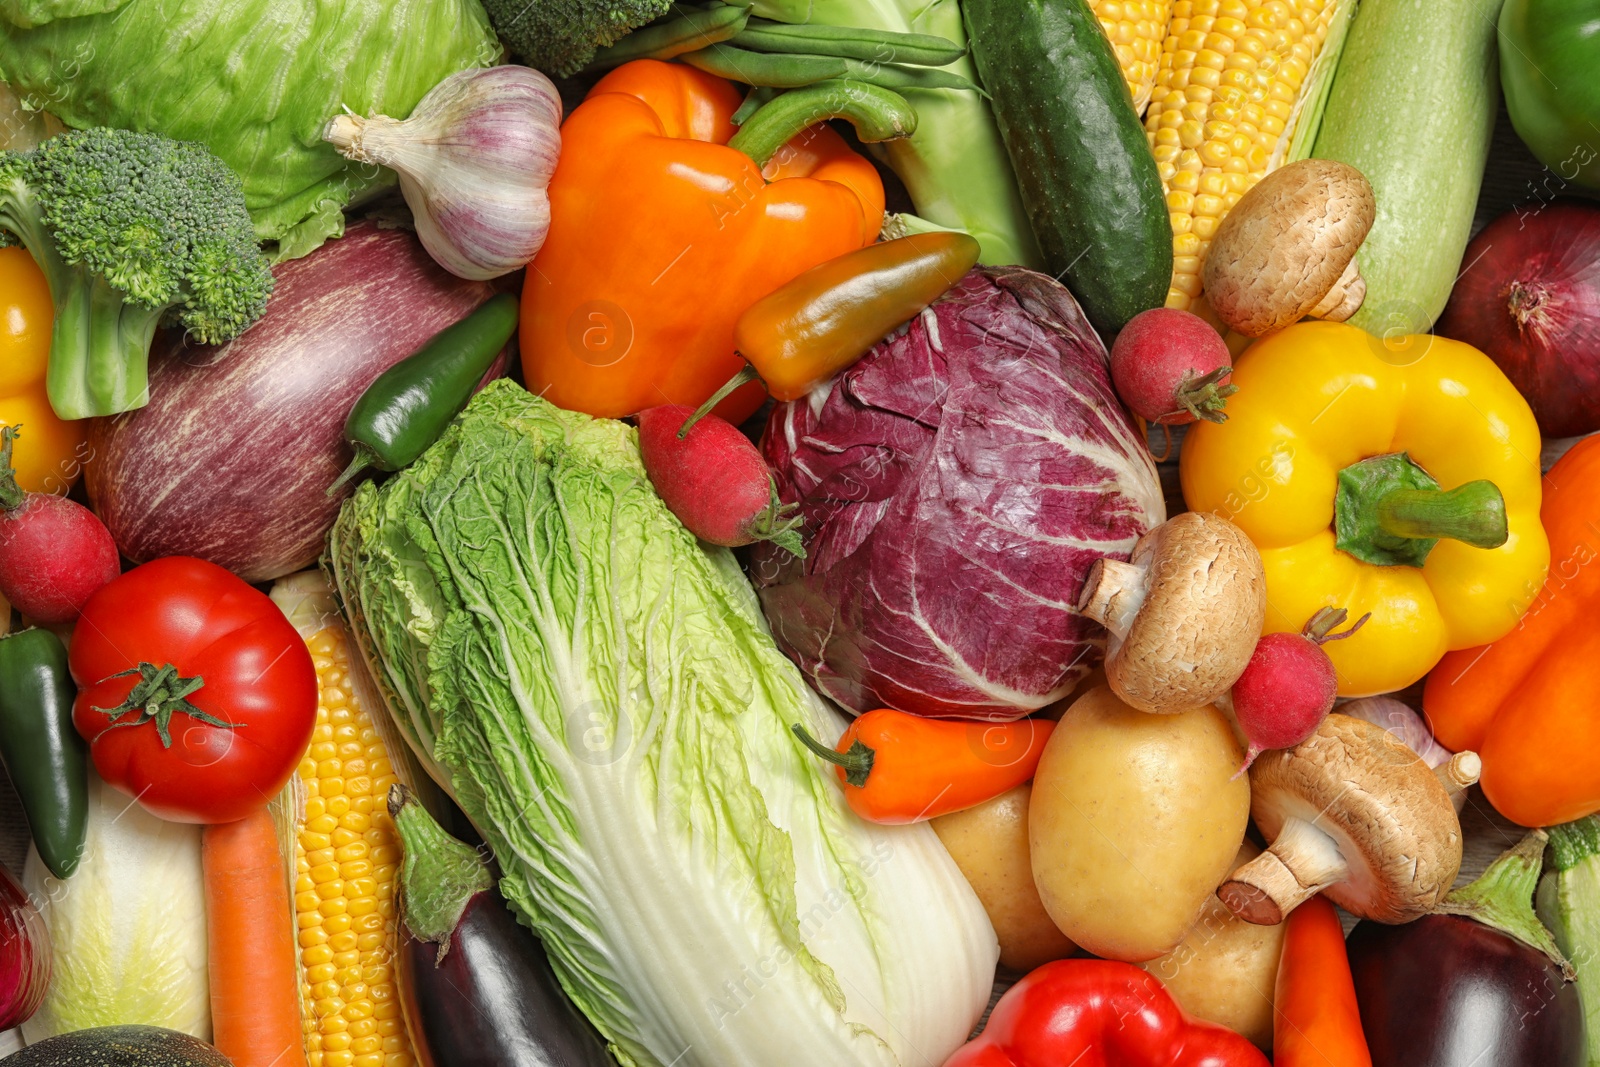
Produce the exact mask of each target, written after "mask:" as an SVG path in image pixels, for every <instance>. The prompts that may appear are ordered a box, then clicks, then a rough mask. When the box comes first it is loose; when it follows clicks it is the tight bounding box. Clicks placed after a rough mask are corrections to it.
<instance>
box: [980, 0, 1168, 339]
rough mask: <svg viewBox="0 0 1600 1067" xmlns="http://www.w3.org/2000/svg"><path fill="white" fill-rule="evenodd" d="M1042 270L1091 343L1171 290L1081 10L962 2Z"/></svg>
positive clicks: (1055, 0)
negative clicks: (1081, 316) (1071, 301)
mask: <svg viewBox="0 0 1600 1067" xmlns="http://www.w3.org/2000/svg"><path fill="white" fill-rule="evenodd" d="M962 9H963V11H964V12H965V13H966V19H967V33H968V35H969V36H970V38H971V44H972V58H973V60H974V61H975V62H976V63H977V67H978V78H979V81H980V82H981V83H982V84H983V87H984V88H985V89H987V90H988V91H989V94H990V96H991V97H992V106H993V108H994V116H995V120H996V122H997V124H998V125H999V127H1000V136H1001V139H1002V140H1004V141H1005V145H1006V152H1007V154H1008V155H1010V157H1011V166H1012V169H1013V170H1015V172H1016V175H1017V187H1018V189H1019V190H1020V191H1021V193H1022V203H1023V206H1024V207H1025V208H1026V209H1027V212H1028V218H1029V220H1030V221H1031V222H1032V223H1033V232H1034V236H1035V237H1037V238H1038V240H1039V246H1040V248H1041V249H1043V251H1044V258H1045V268H1046V269H1047V270H1048V271H1049V272H1050V273H1052V274H1054V275H1055V276H1056V277H1057V278H1060V279H1061V280H1063V281H1064V282H1066V285H1067V288H1069V289H1071V290H1072V294H1073V295H1074V296H1076V297H1077V298H1078V303H1079V304H1081V305H1082V306H1083V310H1084V313H1085V314H1086V315H1088V317H1089V321H1090V322H1091V323H1093V324H1094V327H1095V329H1097V330H1099V331H1100V333H1101V335H1102V336H1105V337H1108V338H1109V337H1110V336H1111V335H1112V334H1115V333H1116V332H1117V331H1118V330H1120V329H1122V327H1123V326H1124V325H1125V324H1126V323H1127V321H1128V320H1129V319H1131V318H1133V316H1135V315H1137V314H1138V313H1139V312H1141V311H1145V310H1147V309H1149V308H1153V307H1160V306H1161V305H1162V304H1163V303H1164V302H1165V301H1166V297H1167V287H1168V286H1169V285H1171V284H1172V225H1171V223H1170V222H1169V221H1168V219H1167V205H1166V200H1165V197H1164V196H1163V195H1162V190H1161V175H1160V174H1159V173H1158V172H1157V171H1156V161H1155V157H1154V156H1153V155H1151V153H1150V142H1149V141H1148V139H1147V138H1146V137H1145V132H1144V128H1143V127H1142V126H1140V124H1139V116H1138V115H1137V114H1136V113H1135V112H1134V110H1133V99H1132V97H1130V96H1129V95H1128V84H1127V82H1126V81H1125V80H1124V79H1123V77H1122V71H1121V69H1120V68H1119V67H1118V66H1117V58H1116V56H1115V55H1114V54H1113V53H1112V51H1111V42H1110V41H1108V40H1107V39H1106V35H1105V31H1104V30H1102V29H1101V28H1100V22H1099V20H1098V19H1096V18H1095V15H1094V12H1093V11H1091V10H1090V9H1089V5H1088V3H1087V2H1086V0H963V3H962Z"/></svg>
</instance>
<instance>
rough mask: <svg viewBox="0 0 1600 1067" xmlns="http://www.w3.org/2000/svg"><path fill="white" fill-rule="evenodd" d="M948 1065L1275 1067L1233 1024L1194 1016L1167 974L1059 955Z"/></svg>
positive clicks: (1014, 991) (1004, 1001) (1003, 1001)
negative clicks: (1166, 982)
mask: <svg viewBox="0 0 1600 1067" xmlns="http://www.w3.org/2000/svg"><path fill="white" fill-rule="evenodd" d="M944 1067H1268V1064H1267V1058H1266V1057H1265V1056H1263V1055H1262V1054H1261V1053H1260V1052H1259V1051H1257V1050H1256V1047H1255V1046H1254V1045H1252V1044H1251V1043H1250V1042H1249V1041H1247V1040H1245V1039H1244V1038H1242V1037H1240V1036H1239V1035H1238V1034H1236V1033H1234V1032H1233V1031H1232V1030H1229V1029H1228V1028H1227V1027H1224V1026H1218V1025H1217V1024H1215V1023H1208V1022H1201V1021H1200V1020H1198V1019H1191V1018H1190V1017H1189V1016H1187V1015H1185V1014H1184V1013H1183V1009H1182V1008H1180V1007H1178V1004H1177V1002H1176V1001H1174V1000H1173V999H1172V996H1171V994H1169V993H1168V992H1167V990H1166V988H1165V987H1164V986H1163V985H1162V984H1161V981H1160V979H1158V978H1156V977H1155V976H1154V975H1152V974H1149V973H1147V972H1145V971H1141V970H1140V969H1139V968H1137V967H1135V966H1133V965H1132V964H1128V963H1117V962H1115V961H1112V960H1057V961H1056V962H1054V963H1047V964H1045V965H1044V966H1043V967H1040V968H1039V969H1038V970H1036V971H1034V972H1033V973H1031V974H1029V975H1028V976H1027V977H1026V978H1024V979H1023V980H1022V981H1020V982H1018V983H1017V984H1016V985H1014V986H1012V987H1011V989H1010V990H1009V991H1008V992H1007V993H1006V995H1005V996H1003V997H1001V998H1000V1003H999V1004H996V1005H995V1009H994V1012H993V1013H992V1014H991V1015H990V1016H989V1025H987V1026H985V1027H984V1028H983V1033H981V1034H979V1035H978V1036H977V1037H976V1038H975V1039H973V1040H972V1041H969V1042H967V1044H966V1045H964V1046H962V1047H961V1048H960V1049H958V1050H957V1051H956V1054H955V1055H954V1056H951V1057H950V1058H949V1059H948V1060H946V1061H945V1064H944Z"/></svg>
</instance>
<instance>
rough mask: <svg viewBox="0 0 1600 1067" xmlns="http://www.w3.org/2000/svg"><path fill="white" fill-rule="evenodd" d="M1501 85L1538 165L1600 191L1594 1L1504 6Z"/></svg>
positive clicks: (1598, 30) (1533, 0) (1541, 0)
mask: <svg viewBox="0 0 1600 1067" xmlns="http://www.w3.org/2000/svg"><path fill="white" fill-rule="evenodd" d="M1500 84H1501V86H1502V87H1504V89H1505V93H1506V110H1507V111H1509V112H1510V113H1511V125H1513V126H1515V127H1516V130H1517V133H1518V134H1519V135H1520V136H1521V137H1522V139H1523V141H1525V142H1527V145H1528V147H1529V148H1530V149H1532V150H1533V154H1534V155H1536V156H1538V157H1539V162H1541V163H1543V164H1544V165H1545V166H1547V167H1549V168H1550V169H1551V170H1552V171H1553V172H1555V174H1556V175H1557V176H1558V177H1560V178H1562V179H1564V180H1565V181H1568V182H1571V183H1573V184H1574V185H1577V186H1580V187H1582V188H1585V189H1588V190H1591V191H1596V192H1600V17H1596V7H1595V3H1594V0H1506V5H1505V7H1503V8H1502V9H1501V10H1500Z"/></svg>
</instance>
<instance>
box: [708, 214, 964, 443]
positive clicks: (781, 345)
mask: <svg viewBox="0 0 1600 1067" xmlns="http://www.w3.org/2000/svg"><path fill="white" fill-rule="evenodd" d="M977 262H978V242H977V241H976V240H974V239H973V238H972V237H969V236H968V235H967V234H964V233H949V232H945V231H942V230H939V231H934V232H931V233H915V234H912V235H911V236H909V237H900V238H897V239H895V240H893V241H882V242H880V243H878V244H873V245H868V246H867V247H865V248H861V249H857V250H856V251H854V252H846V253H845V254H844V255H842V256H836V257H834V258H833V259H830V260H827V261H826V262H823V263H820V264H818V265H817V266H815V267H812V268H811V269H810V270H808V271H806V272H805V273H803V274H801V275H799V276H797V277H796V278H795V279H794V280H793V281H790V282H788V283H787V284H785V285H782V286H780V287H779V288H777V289H775V290H773V291H772V292H770V293H768V294H767V295H766V296H764V297H762V298H761V299H760V300H757V301H756V302H755V303H754V304H751V305H750V307H748V308H747V309H745V311H744V313H743V314H742V315H740V316H739V321H738V323H737V324H736V325H735V326H734V329H733V343H734V347H735V348H737V349H738V350H739V354H740V355H741V356H743V357H744V358H745V360H746V364H745V367H744V368H743V369H742V370H740V371H739V373H738V374H736V375H734V376H733V377H732V378H731V379H729V381H728V383H727V384H726V385H724V386H723V387H722V388H721V389H718V390H717V391H716V392H715V393H713V394H712V395H711V398H710V399H709V400H707V401H706V402H705V403H704V404H702V405H700V409H699V410H698V411H696V412H695V413H694V414H693V415H692V416H690V417H689V419H688V421H687V422H685V423H684V425H683V429H682V430H680V431H679V434H678V436H679V437H682V436H683V435H684V434H686V433H688V432H689V427H691V426H693V425H694V424H695V422H696V421H698V420H699V419H700V418H701V416H703V415H704V414H705V413H706V412H708V411H710V410H711V409H712V408H714V407H716V406H717V404H719V403H721V402H722V400H723V398H724V397H726V396H728V394H730V393H732V392H733V391H734V390H735V389H738V388H739V387H740V386H742V385H744V384H745V383H747V382H753V381H758V380H759V381H761V382H763V383H765V385H766V387H767V392H768V393H769V394H770V395H771V396H772V398H773V399H774V400H798V399H800V398H801V397H803V396H805V395H806V394H807V393H809V392H811V390H813V389H815V388H816V387H817V386H819V385H821V384H822V383H823V382H825V381H827V380H828V379H829V378H832V377H833V376H834V375H835V374H838V373H839V372H840V371H842V370H844V369H845V368H847V367H849V366H850V365H851V364H853V363H855V362H856V361H857V360H858V359H860V358H861V357H862V356H864V355H866V354H867V351H868V350H869V349H870V348H871V347H872V346H873V345H875V344H877V343H878V342H879V341H881V340H883V339H884V338H885V337H886V336H888V335H889V333H890V331H892V330H893V329H894V328H895V327H896V326H899V325H900V324H901V323H903V322H906V321H908V320H910V319H911V318H912V317H914V316H915V315H916V314H917V313H918V312H920V311H921V310H922V309H923V308H925V307H927V306H928V305H929V304H931V303H933V302H934V301H935V300H937V299H939V298H940V297H941V296H943V295H944V294H945V293H946V292H947V291H948V290H949V289H950V287H951V286H953V285H955V284H956V282H958V281H960V280H961V278H962V276H963V275H965V274H966V273H967V271H969V270H971V269H972V266H973V264H975V263H977Z"/></svg>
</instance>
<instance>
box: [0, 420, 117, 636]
mask: <svg viewBox="0 0 1600 1067" xmlns="http://www.w3.org/2000/svg"><path fill="white" fill-rule="evenodd" d="M20 430H21V427H20V426H7V427H5V428H4V429H3V430H0V442H3V443H0V509H3V510H0V596H4V597H5V598H6V599H7V600H9V601H10V602H11V606H12V607H14V608H16V609H17V610H18V611H20V612H22V613H23V614H24V615H26V616H28V617H29V618H30V619H33V620H34V621H36V622H71V621H73V620H74V619H76V618H77V617H78V612H79V611H80V610H82V608H83V604H84V601H86V600H88V599H89V597H91V596H92V595H94V593H95V592H96V591H98V590H99V588H100V587H101V586H102V585H105V584H106V583H107V582H109V581H111V579H113V578H115V577H116V576H117V575H118V574H119V573H120V572H121V570H122V567H121V564H120V563H119V561H118V559H117V546H116V543H115V542H114V541H112V540H111V532H110V531H109V530H107V529H106V528H105V524H104V523H102V522H101V521H100V520H99V519H97V518H95V514H94V512H92V511H90V510H89V509H88V508H86V507H84V506H83V505H82V504H77V503H74V502H73V501H71V500H68V499H67V498H66V497H64V496H55V495H53V494H51V493H24V492H23V491H22V489H21V488H20V487H19V486H18V485H17V478H16V472H15V471H14V470H12V469H11V443H12V442H13V441H15V440H16V439H17V437H18V436H19V431H20Z"/></svg>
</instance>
